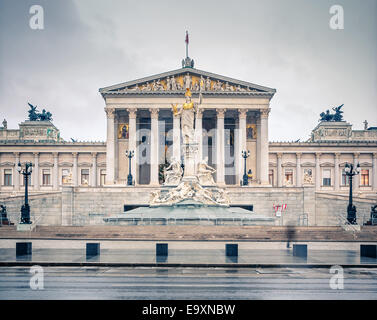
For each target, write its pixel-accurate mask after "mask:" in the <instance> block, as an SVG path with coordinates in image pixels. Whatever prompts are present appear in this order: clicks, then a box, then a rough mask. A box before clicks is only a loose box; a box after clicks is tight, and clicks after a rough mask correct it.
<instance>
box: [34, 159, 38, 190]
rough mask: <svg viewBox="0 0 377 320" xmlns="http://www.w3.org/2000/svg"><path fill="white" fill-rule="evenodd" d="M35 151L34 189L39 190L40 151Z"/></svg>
mask: <svg viewBox="0 0 377 320" xmlns="http://www.w3.org/2000/svg"><path fill="white" fill-rule="evenodd" d="M33 153H34V168H33V175H34V176H33V178H34V181H33V190H39V152H33Z"/></svg>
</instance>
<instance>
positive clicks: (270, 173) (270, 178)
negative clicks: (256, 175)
mask: <svg viewBox="0 0 377 320" xmlns="http://www.w3.org/2000/svg"><path fill="white" fill-rule="evenodd" d="M268 182H269V184H270V185H272V186H273V185H274V170H269V171H268Z"/></svg>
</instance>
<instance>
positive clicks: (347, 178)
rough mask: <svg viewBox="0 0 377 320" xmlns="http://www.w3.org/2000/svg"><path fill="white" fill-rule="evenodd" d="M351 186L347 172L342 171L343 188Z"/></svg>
mask: <svg viewBox="0 0 377 320" xmlns="http://www.w3.org/2000/svg"><path fill="white" fill-rule="evenodd" d="M349 184H350V177H349V176H347V174H346V170H345V169H343V170H342V186H349Z"/></svg>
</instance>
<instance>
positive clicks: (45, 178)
mask: <svg viewBox="0 0 377 320" xmlns="http://www.w3.org/2000/svg"><path fill="white" fill-rule="evenodd" d="M42 184H43V185H44V186H49V185H51V174H50V169H43V170H42Z"/></svg>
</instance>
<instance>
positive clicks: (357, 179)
mask: <svg viewBox="0 0 377 320" xmlns="http://www.w3.org/2000/svg"><path fill="white" fill-rule="evenodd" d="M359 156H360V153H358V152H355V153H354V154H353V167H354V169H355V170H356V167H357V164H358V163H359ZM359 186H360V174H358V175H355V176H353V190H355V191H356V190H359Z"/></svg>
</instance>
